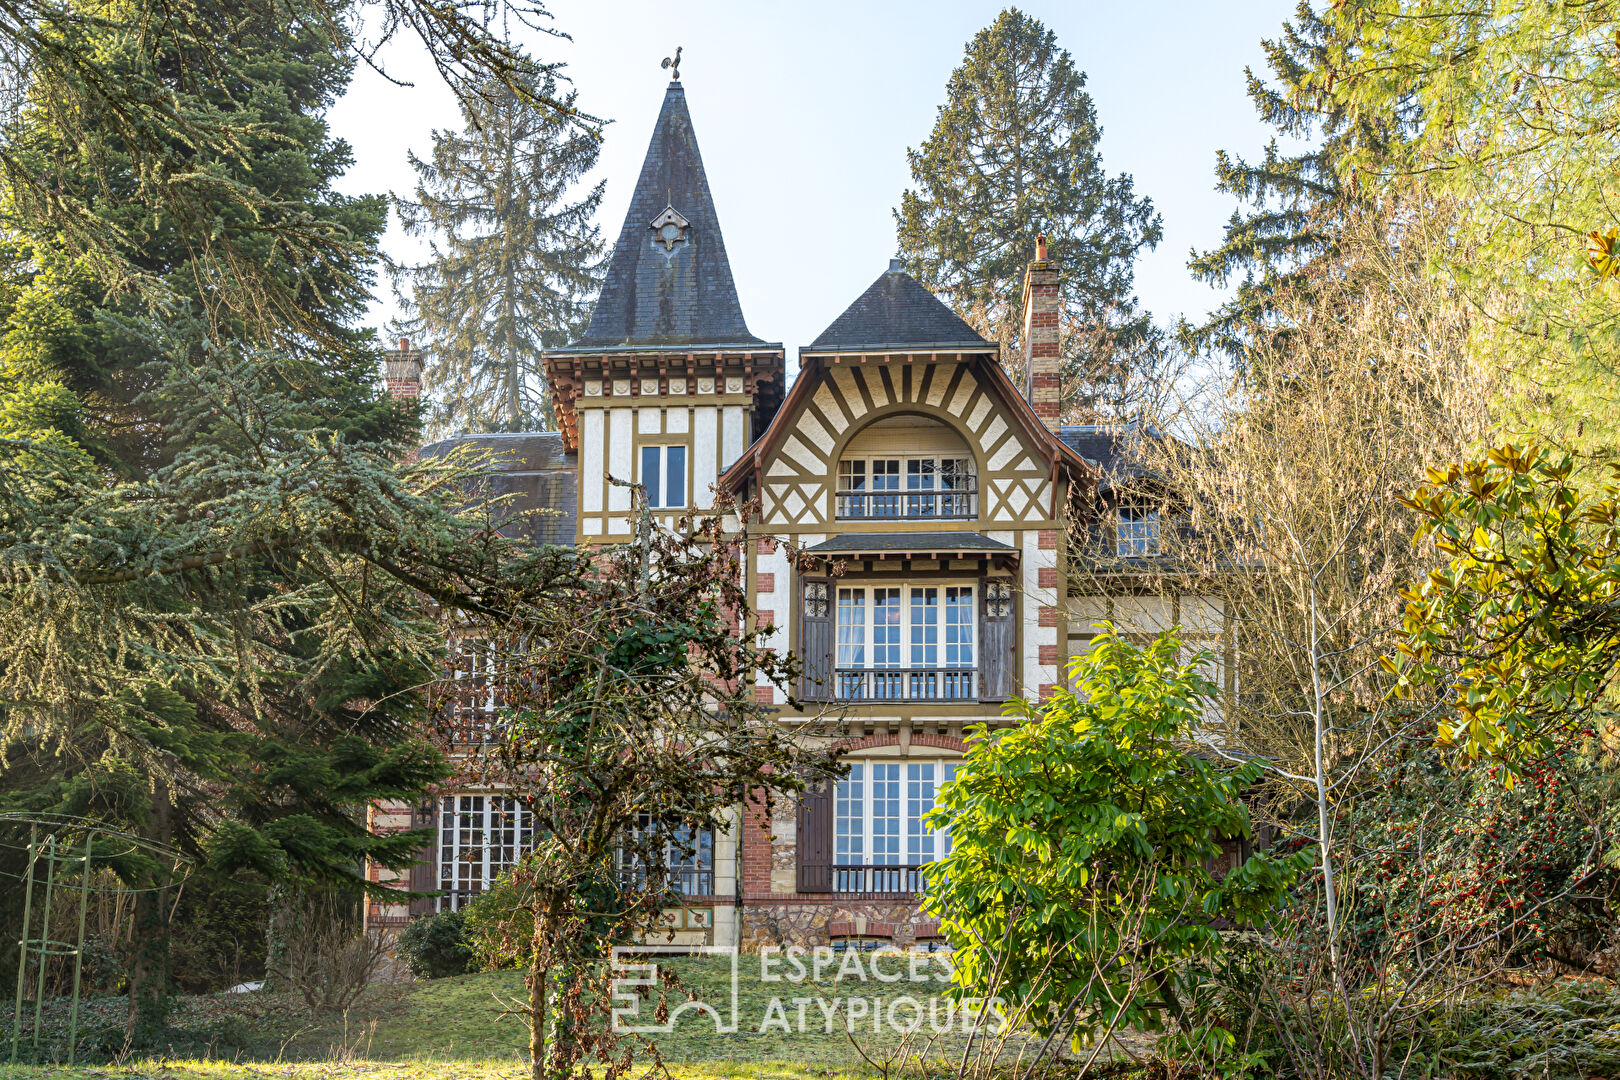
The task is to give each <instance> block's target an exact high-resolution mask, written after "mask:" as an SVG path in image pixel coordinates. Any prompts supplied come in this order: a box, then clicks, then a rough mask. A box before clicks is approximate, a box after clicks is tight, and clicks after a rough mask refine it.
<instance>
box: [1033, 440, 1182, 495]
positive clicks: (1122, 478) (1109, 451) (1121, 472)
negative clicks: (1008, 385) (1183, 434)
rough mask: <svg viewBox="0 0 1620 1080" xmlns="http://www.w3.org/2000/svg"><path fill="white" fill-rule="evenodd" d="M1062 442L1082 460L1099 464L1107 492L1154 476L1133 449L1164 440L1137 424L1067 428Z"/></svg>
mask: <svg viewBox="0 0 1620 1080" xmlns="http://www.w3.org/2000/svg"><path fill="white" fill-rule="evenodd" d="M1058 438H1060V439H1062V440H1063V443H1064V445H1066V446H1067V447H1068V448H1069V449H1071V450H1073V451H1074V452H1075V453H1077V454H1079V455H1080V456H1081V457H1083V458H1087V459H1089V460H1090V461H1093V462H1095V463H1096V465H1097V469H1098V471H1099V473H1100V474H1101V475H1100V477H1099V480H1100V484H1101V487H1102V489H1103V490H1104V491H1106V490H1108V489H1109V488H1111V487H1114V486H1116V485H1118V484H1123V483H1127V482H1129V481H1131V480H1138V479H1141V478H1142V477H1144V476H1148V475H1150V471H1149V470H1148V468H1147V467H1146V466H1144V465H1143V464H1142V463H1141V461H1140V460H1139V459H1138V457H1137V455H1136V454H1135V452H1134V450H1133V447H1134V446H1135V445H1136V444H1138V443H1139V442H1140V441H1141V440H1142V439H1157V438H1162V436H1161V435H1160V433H1159V432H1158V431H1156V430H1154V429H1152V428H1142V427H1141V426H1139V425H1137V424H1064V425H1063V427H1062V428H1061V429H1059V431H1058Z"/></svg>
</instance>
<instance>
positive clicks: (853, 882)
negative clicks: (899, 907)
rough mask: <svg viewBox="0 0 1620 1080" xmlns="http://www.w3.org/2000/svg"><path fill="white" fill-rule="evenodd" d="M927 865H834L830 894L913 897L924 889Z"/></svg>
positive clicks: (926, 886)
mask: <svg viewBox="0 0 1620 1080" xmlns="http://www.w3.org/2000/svg"><path fill="white" fill-rule="evenodd" d="M930 865H931V864H929V863H921V864H918V865H912V866H834V867H832V891H833V892H835V893H846V894H860V895H864V896H914V895H916V894H918V893H922V892H926V891H927V890H928V881H927V878H926V874H927V872H928V869H929V867H930Z"/></svg>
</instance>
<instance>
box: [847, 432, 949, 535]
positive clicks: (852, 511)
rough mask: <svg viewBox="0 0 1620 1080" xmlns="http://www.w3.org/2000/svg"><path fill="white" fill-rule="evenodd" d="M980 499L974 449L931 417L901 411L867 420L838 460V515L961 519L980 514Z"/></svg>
mask: <svg viewBox="0 0 1620 1080" xmlns="http://www.w3.org/2000/svg"><path fill="white" fill-rule="evenodd" d="M978 501H979V478H978V470H977V467H976V466H975V464H974V460H973V453H972V451H971V450H969V449H968V446H967V444H966V443H965V442H963V441H962V437H961V436H960V435H958V434H957V433H956V431H955V430H954V429H953V428H951V427H950V426H948V425H946V424H942V423H940V422H939V421H938V420H935V419H933V418H931V417H927V416H917V415H912V414H904V415H900V416H890V417H886V418H885V419H882V420H879V421H877V422H876V423H873V424H870V425H868V426H867V427H866V428H864V429H863V430H862V431H861V432H860V433H859V434H858V435H856V436H855V437H854V438H853V439H851V440H850V442H849V445H848V446H847V447H845V449H844V453H843V456H842V457H841V458H840V459H839V461H838V487H837V502H838V505H837V516H838V518H839V519H840V520H845V521H872V520H878V521H884V520H887V521H908V520H910V521H919V520H923V521H926V520H935V519H939V520H961V519H965V518H974V517H977V516H978Z"/></svg>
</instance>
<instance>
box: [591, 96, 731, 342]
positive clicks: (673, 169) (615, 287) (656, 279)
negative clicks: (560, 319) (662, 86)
mask: <svg viewBox="0 0 1620 1080" xmlns="http://www.w3.org/2000/svg"><path fill="white" fill-rule="evenodd" d="M757 342H759V338H757V337H755V336H754V335H753V334H750V333H749V332H748V324H747V323H745V322H744V321H743V314H742V305H741V304H739V303H738V301H737V287H736V285H735V284H733V282H732V278H731V263H730V261H729V260H728V259H727V258H726V243H725V240H724V239H723V238H722V237H721V235H720V219H719V217H718V216H717V215H716V214H715V211H714V199H713V197H712V196H710V194H709V180H708V177H707V176H706V175H705V174H704V171H703V157H702V155H701V154H700V153H699V152H698V144H697V135H696V134H695V133H694V132H693V130H692V117H691V114H689V113H688V112H687V111H686V91H685V90H683V89H682V88H681V84H680V83H678V82H671V83H670V84H669V89H668V90H667V91H666V92H665V94H664V107H663V109H662V110H661V111H660V112H659V114H658V123H657V125H656V126H654V128H653V135H652V142H651V144H649V145H648V147H647V159H646V161H645V162H643V163H642V166H641V178H640V179H639V180H637V181H636V190H635V194H634V195H633V196H632V197H631V199H630V210H629V212H628V213H626V214H625V218H624V228H623V229H622V230H620V232H619V241H618V243H616V244H615V245H614V246H613V257H612V259H611V261H610V262H609V263H608V270H607V276H606V278H604V280H603V282H602V293H601V296H600V297H599V298H598V299H597V301H596V308H595V310H593V311H592V313H591V323H590V326H589V327H588V328H587V329H586V331H585V335H584V336H583V337H581V338H580V339H579V340H578V341H576V342H575V343H574V345H575V346H577V347H583V348H611V347H615V346H621V347H622V346H636V345H649V346H659V345H748V344H754V343H757Z"/></svg>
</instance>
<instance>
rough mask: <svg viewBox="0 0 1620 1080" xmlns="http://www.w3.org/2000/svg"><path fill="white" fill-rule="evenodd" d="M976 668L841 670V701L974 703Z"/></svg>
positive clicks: (837, 689)
mask: <svg viewBox="0 0 1620 1080" xmlns="http://www.w3.org/2000/svg"><path fill="white" fill-rule="evenodd" d="M977 674H978V672H977V669H975V668H839V669H838V670H837V672H836V673H835V675H834V678H833V689H834V691H835V692H836V694H837V696H838V699H839V700H840V701H975V700H977V699H978V679H977Z"/></svg>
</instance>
